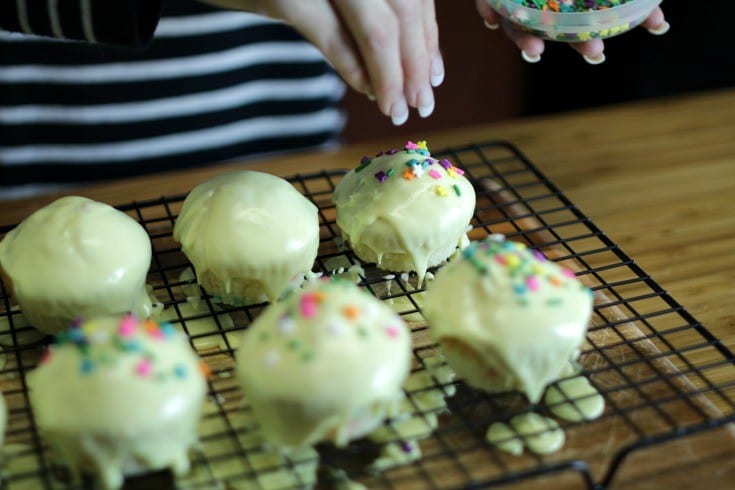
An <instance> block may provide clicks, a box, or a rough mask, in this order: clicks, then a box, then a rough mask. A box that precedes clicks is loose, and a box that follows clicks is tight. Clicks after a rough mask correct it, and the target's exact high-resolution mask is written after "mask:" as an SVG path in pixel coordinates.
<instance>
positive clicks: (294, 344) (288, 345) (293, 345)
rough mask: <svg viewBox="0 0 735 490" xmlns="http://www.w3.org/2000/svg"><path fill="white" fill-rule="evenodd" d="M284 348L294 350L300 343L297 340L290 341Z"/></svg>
mask: <svg viewBox="0 0 735 490" xmlns="http://www.w3.org/2000/svg"><path fill="white" fill-rule="evenodd" d="M286 346H287V347H288V348H289V349H291V350H296V349H298V348H299V347H300V346H301V342H299V341H298V340H297V339H291V340H289V341H288V343H287V344H286Z"/></svg>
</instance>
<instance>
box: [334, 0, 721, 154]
mask: <svg viewBox="0 0 735 490" xmlns="http://www.w3.org/2000/svg"><path fill="white" fill-rule="evenodd" d="M694 5H696V7H693V6H694ZM661 6H662V8H663V9H664V12H665V14H666V18H667V20H668V21H669V23H670V24H671V30H670V31H669V32H668V33H667V34H666V35H664V36H654V35H651V34H649V33H648V32H647V31H646V30H644V29H642V28H638V29H635V30H634V31H631V32H629V33H626V34H624V35H621V36H617V37H614V38H612V39H609V40H607V41H606V48H605V53H606V57H607V61H606V62H605V63H603V64H602V65H597V66H591V65H588V64H587V63H585V62H584V60H582V58H581V56H579V55H578V54H577V53H576V52H574V51H573V50H572V49H570V48H569V47H568V46H566V45H564V44H563V43H554V42H550V43H547V46H546V52H545V53H544V55H543V59H542V60H541V62H540V63H537V64H534V65H529V64H527V63H525V62H523V61H522V60H521V58H520V56H519V53H518V50H517V48H516V47H515V46H514V45H513V44H512V43H511V42H510V41H509V40H508V39H507V38H506V37H505V36H504V34H503V33H502V32H501V31H490V30H488V29H486V28H485V27H484V26H483V25H482V21H481V19H480V17H479V16H478V14H477V13H476V11H475V8H474V2H473V1H471V0H459V1H458V0H437V18H438V21H439V28H440V35H441V39H440V44H441V47H442V52H443V53H444V58H445V65H446V71H447V76H446V80H445V82H444V84H443V85H442V86H441V87H439V89H438V90H437V91H436V97H437V108H436V111H435V113H434V115H433V116H431V117H430V118H429V119H428V120H421V119H419V117H418V115H417V114H416V113H415V112H414V113H412V115H411V118H410V119H409V122H408V123H407V124H406V125H405V126H402V127H400V128H395V127H393V126H392V125H391V124H390V121H389V120H388V119H387V118H385V117H383V116H382V115H380V114H379V113H378V111H377V109H376V107H375V106H374V104H373V103H371V102H369V101H367V100H366V99H365V98H364V97H363V96H361V95H359V94H355V93H352V92H350V93H348V95H347V98H346V101H345V104H346V108H347V111H348V118H349V119H348V126H347V129H346V132H345V139H346V140H347V141H348V142H352V141H361V140H365V139H372V138H383V139H384V138H391V137H393V136H397V135H413V136H414V137H416V138H419V137H420V136H421V134H422V133H425V132H427V131H430V130H435V129H442V128H448V127H458V126H464V125H468V124H476V123H485V122H494V121H501V120H506V119H510V118H517V117H527V116H535V115H541V114H548V113H555V112H563V111H570V110H575V109H582V108H588V107H595V106H602V105H606V104H612V103H618V102H626V101H632V100H639V99H647V98H652V97H665V96H672V95H677V94H685V93H693V92H697V91H702V90H711V89H718V88H723V87H735V46H734V45H733V36H732V34H731V32H733V30H735V26H733V24H732V21H731V20H730V16H731V13H735V5H733V4H732V2H729V1H727V0H698V1H696V2H694V1H690V2H686V1H684V0H664V2H663V3H662V5H661ZM733 110H735V107H734V108H733Z"/></svg>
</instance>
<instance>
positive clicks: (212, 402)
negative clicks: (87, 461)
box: [0, 142, 735, 489]
mask: <svg viewBox="0 0 735 490" xmlns="http://www.w3.org/2000/svg"><path fill="white" fill-rule="evenodd" d="M435 156H441V157H442V158H448V159H450V160H451V161H453V162H454V164H455V165H458V166H459V167H461V168H463V169H465V171H466V175H467V177H468V178H470V179H471V180H472V182H473V184H474V185H475V187H476V190H477V196H478V199H477V208H476V213H475V215H474V218H473V220H472V230H470V232H469V234H470V237H471V238H473V239H479V238H482V237H483V236H485V235H487V234H488V233H498V232H500V233H505V234H507V235H508V236H509V238H511V239H514V240H519V241H523V242H525V243H527V244H528V245H530V246H532V247H535V248H537V249H539V250H541V251H542V252H543V253H545V254H546V255H547V256H548V257H549V258H550V259H552V260H555V261H558V262H560V263H562V264H563V265H565V266H566V267H569V268H571V269H572V270H574V271H575V272H576V273H577V275H578V276H579V277H580V278H581V279H582V281H584V282H585V283H586V284H587V285H589V286H590V287H591V288H592V289H593V290H594V291H595V312H594V316H593V321H592V325H591V327H590V330H589V333H588V336H587V342H586V343H585V345H584V349H583V352H582V353H581V356H580V358H579V363H580V365H581V367H582V369H583V374H584V375H586V376H587V377H588V378H589V379H590V381H591V382H592V384H593V385H594V386H595V387H596V388H597V389H598V390H599V391H600V392H601V393H602V394H603V396H604V398H605V403H606V407H605V411H604V413H603V415H602V416H601V417H600V418H598V419H596V420H594V421H588V422H582V423H569V422H562V421H560V425H561V426H562V428H563V429H564V430H565V432H566V434H567V440H566V444H565V446H564V448H563V449H562V450H560V451H558V452H556V453H553V454H550V455H546V456H539V455H534V454H528V453H526V454H524V455H521V456H511V455H509V454H506V453H504V452H502V451H500V450H498V449H497V448H495V447H494V446H492V445H491V444H490V443H488V442H487V441H486V440H485V437H484V436H485V431H486V429H487V427H488V426H489V425H490V424H491V423H492V422H493V421H498V420H499V421H508V420H509V419H510V418H511V417H513V416H514V415H516V414H519V413H524V412H528V411H529V410H534V411H537V412H540V413H546V414H548V413H547V411H546V407H544V406H543V405H539V406H535V407H530V406H529V405H528V404H527V403H526V402H525V401H524V398H523V397H521V396H520V395H519V394H517V393H508V394H503V395H488V394H485V393H481V392H478V391H475V390H472V389H470V388H467V387H466V386H465V385H464V384H463V383H462V381H461V380H454V379H452V378H451V376H448V375H447V373H446V369H445V365H444V364H443V361H442V358H441V356H440V353H439V352H438V351H437V348H436V346H435V345H434V344H433V343H432V342H431V341H430V340H429V338H428V335H427V332H426V326H425V325H424V323H423V322H422V319H421V316H420V304H421V297H422V293H423V290H422V289H421V288H417V287H416V282H415V277H413V276H407V275H405V274H404V275H400V274H391V273H390V272H386V271H380V270H378V269H376V268H375V267H374V266H373V265H370V264H360V263H359V262H358V260H357V259H356V258H355V257H354V255H353V254H352V253H351V252H350V251H349V250H347V249H345V247H344V246H343V245H342V244H341V243H340V239H339V230H338V228H337V226H336V221H335V210H334V206H333V205H332V203H331V195H332V191H333V190H334V187H335V185H336V184H337V183H338V182H339V180H340V179H341V177H342V175H343V172H337V171H335V172H319V173H312V174H305V175H296V176H294V177H292V178H290V179H289V180H290V181H291V182H292V183H293V184H294V186H296V188H297V189H299V190H300V191H301V192H302V193H303V194H304V195H306V196H307V197H308V198H309V199H311V200H312V201H313V202H314V203H315V204H316V205H317V206H318V208H319V216H320V223H321V243H320V253H319V257H318V258H317V260H316V263H315V267H314V272H315V273H316V274H327V275H330V274H342V275H347V276H351V277H352V278H354V279H355V280H356V281H359V284H360V286H361V287H364V288H366V289H368V290H369V291H370V292H371V293H373V294H374V295H376V296H378V297H379V298H381V299H382V300H383V301H385V302H388V303H391V304H392V305H393V307H394V308H396V309H397V311H399V312H400V313H401V314H402V315H404V318H405V319H406V320H407V322H408V323H409V325H410V326H411V327H412V331H413V340H414V369H413V374H414V376H421V375H423V376H424V377H423V378H422V379H423V381H422V382H421V383H415V384H413V385H411V386H409V387H407V389H406V393H407V400H408V404H409V411H410V412H411V413H412V421H413V422H412V423H413V426H412V427H413V429H412V430H411V431H410V433H407V432H406V431H401V430H399V427H400V423H399V421H395V420H393V421H388V422H387V423H386V424H385V426H384V427H383V428H382V430H381V431H382V433H383V435H384V438H383V439H382V440H381V441H380V442H377V441H371V440H364V441H357V442H354V443H352V444H351V445H350V446H348V447H347V448H345V449H335V448H332V447H319V448H317V451H318V452H317V451H313V450H304V451H300V452H294V453H289V454H278V453H274V452H273V451H270V450H269V449H268V448H266V447H263V446H262V445H261V444H260V442H259V441H258V438H257V431H256V429H255V427H254V424H253V423H252V421H250V419H249V417H248V412H249V409H248V406H247V400H245V399H244V398H243V397H242V395H241V393H240V390H239V387H238V384H237V381H236V379H235V376H234V372H233V367H234V363H233V356H234V355H235V353H236V351H237V342H238V338H239V335H240V331H242V330H244V329H246V328H247V325H248V324H249V323H250V322H251V321H252V320H253V318H255V317H256V316H257V315H258V314H259V313H260V311H262V309H263V308H264V307H266V305H265V304H259V305H251V306H240V307H232V306H227V305H219V304H215V303H214V302H213V300H212V298H210V297H208V296H206V295H205V294H203V293H202V291H200V290H199V288H198V287H197V286H196V285H195V284H192V279H193V274H192V273H191V271H190V270H189V263H188V262H187V260H186V258H185V257H184V256H183V254H182V253H181V251H180V249H179V247H178V245H177V244H176V243H175V242H174V241H173V239H172V229H173V224H174V221H175V219H176V216H177V213H178V212H179V210H180V208H181V205H182V202H183V199H184V197H185V196H183V195H181V196H168V197H161V198H159V199H153V200H149V201H141V202H134V203H132V204H127V205H124V206H121V207H120V209H122V210H124V211H126V212H127V213H129V214H130V215H131V216H133V217H134V218H136V219H137V220H139V221H140V223H141V224H142V225H143V226H144V227H145V228H146V230H147V231H148V233H149V234H150V237H151V240H152V243H153V248H154V257H153V261H152V265H151V270H150V275H149V283H150V285H151V286H152V292H153V294H154V295H155V296H156V297H157V298H158V300H159V301H160V303H161V305H159V306H160V307H161V308H163V313H162V316H163V318H166V319H168V320H169V321H171V322H172V323H174V324H175V325H178V326H179V327H180V328H182V329H183V330H184V331H185V332H186V333H187V334H188V335H189V337H190V338H191V341H192V345H193V346H194V347H195V348H196V349H197V351H198V352H199V354H200V355H201V357H202V358H203V359H204V360H205V361H206V362H207V363H208V364H209V366H210V368H211V369H212V373H213V376H212V378H211V380H210V395H211V396H210V399H209V400H208V402H207V404H206V407H205V413H204V417H203V420H202V424H201V429H200V436H201V445H200V447H199V448H198V449H197V450H196V451H195V452H194V453H193V455H192V457H193V459H192V471H191V473H190V474H189V475H188V476H187V477H185V478H182V479H178V480H174V479H173V477H171V475H169V474H167V473H165V472H164V473H158V474H154V475H142V476H140V477H136V478H131V479H129V480H128V481H127V483H126V488H174V487H176V488H182V489H217V488H222V489H230V488H233V489H239V488H262V489H275V488H305V487H310V486H317V487H319V488H345V487H344V486H340V484H342V483H344V477H345V475H347V476H348V477H349V478H350V479H351V480H352V481H353V482H359V483H362V484H363V485H365V486H366V487H367V488H371V489H372V488H401V489H403V488H416V489H423V488H428V489H438V488H485V487H490V486H496V485H497V486H505V485H508V486H509V487H510V486H512V487H513V488H518V485H520V486H522V487H526V486H529V487H534V488H535V487H536V485H538V486H542V487H543V488H603V487H608V486H611V485H619V486H621V487H625V488H628V487H629V486H633V485H632V482H635V481H639V480H640V479H641V478H644V476H642V475H645V474H646V472H654V471H656V470H657V466H656V464H649V463H646V464H644V465H640V464H639V465H632V464H626V462H628V461H629V460H630V459H632V458H635V457H636V456H637V455H638V454H641V455H643V454H645V453H646V450H647V449H648V448H651V447H656V448H658V450H660V451H664V450H665V451H666V453H665V454H667V455H671V454H676V451H677V448H676V444H677V443H678V442H679V441H684V440H686V439H689V438H690V436H692V435H693V434H695V433H699V432H703V431H705V430H708V429H714V428H718V427H722V426H725V425H726V424H728V423H729V422H732V421H733V420H735V396H734V395H735V368H733V361H734V359H735V358H734V357H733V354H732V353H731V352H730V351H729V350H728V349H726V348H725V347H724V346H723V345H722V344H721V343H720V342H719V341H718V340H717V339H716V338H714V337H713V336H712V335H711V334H710V332H708V331H707V330H706V329H705V328H704V327H703V326H702V325H701V324H700V323H699V322H697V321H696V319H694V318H693V317H692V316H691V315H690V314H689V313H687V312H686V311H685V310H684V309H683V308H682V307H681V306H680V305H679V304H678V303H677V302H676V301H675V300H674V299H673V298H671V297H670V296H669V295H668V294H667V293H666V292H665V291H664V290H663V289H662V288H661V287H660V286H659V285H658V284H656V282H655V281H654V280H653V279H651V277H649V276H648V275H647V274H646V273H645V272H644V271H643V270H641V269H640V267H638V266H637V265H636V264H635V263H634V261H633V260H631V258H630V257H628V256H627V255H626V254H625V253H624V252H623V251H622V250H620V249H619V248H618V247H617V246H616V245H615V244H614V243H613V242H612V241H611V240H610V239H609V238H608V237H607V236H605V235H604V234H603V233H602V232H601V231H600V230H599V229H598V228H597V227H596V226H595V225H594V224H593V223H592V222H591V221H590V220H589V219H588V218H587V217H585V216H584V214H582V213H581V212H580V211H579V210H578V209H577V208H576V207H575V206H574V205H573V204H572V203H571V202H570V201H569V200H568V199H567V198H566V197H565V196H564V195H563V194H562V193H561V192H560V191H559V189H557V188H556V187H555V186H554V184H553V183H552V182H550V181H549V180H548V179H547V178H546V177H545V176H544V175H543V174H542V173H541V172H540V171H539V170H538V169H537V168H536V167H535V166H534V165H533V164H532V163H531V162H530V161H529V160H528V159H527V158H526V157H524V156H523V155H522V154H521V153H520V152H519V151H518V150H517V149H516V148H515V147H514V146H512V145H510V144H507V143H492V142H491V143H485V144H473V145H469V146H465V147H458V148H453V149H450V150H446V151H443V152H436V153H435ZM11 228H12V226H6V227H0V236H2V235H4V233H6V232H7V231H9V230H10V229H11ZM1 292H2V294H1V295H0V342H1V343H2V344H3V346H4V347H3V351H2V359H0V361H1V362H2V364H3V367H2V370H1V371H0V386H2V391H3V394H4V396H5V399H6V402H7V404H8V406H9V426H8V431H7V433H6V438H5V448H4V457H3V459H4V462H3V463H4V467H3V470H2V473H3V485H4V487H3V488H5V486H7V487H8V488H11V489H15V488H18V489H23V488H29V489H36V488H44V489H50V488H92V484H91V483H90V482H89V481H87V480H84V481H82V482H81V483H70V478H69V475H68V473H67V472H66V470H65V469H64V468H61V467H58V466H57V465H56V464H55V463H54V460H53V458H52V456H51V455H50V452H49V448H48V447H47V446H46V445H45V444H44V442H43V439H42V438H41V436H40V435H39V434H38V432H37V430H36V427H35V425H34V420H33V417H32V413H31V410H30V407H29V404H28V396H27V389H26V384H25V380H24V376H25V373H26V372H27V371H28V370H30V369H33V368H34V367H35V365H36V363H37V360H38V357H39V355H40V353H41V351H42V349H43V347H44V346H45V345H47V344H48V342H49V339H47V338H43V337H41V336H40V335H39V334H37V333H36V331H35V330H34V329H33V328H32V327H31V326H29V325H27V323H26V322H25V321H24V319H23V317H22V315H21V313H20V312H19V311H18V310H17V309H14V308H12V307H11V300H10V298H9V297H8V295H7V293H6V292H5V290H4V289H3V290H2V291H1ZM723 367H726V368H727V369H729V370H730V371H729V373H730V374H729V375H728V376H726V377H725V378H724V379H723V378H722V376H719V377H717V378H716V377H715V376H714V375H713V374H712V373H713V372H714V370H718V372H722V369H723ZM443 369H444V370H443ZM449 394H452V395H453V396H451V397H447V398H446V404H445V403H444V402H442V400H443V399H444V397H443V395H449ZM424 395H426V396H424ZM427 400H429V401H428V402H427ZM719 432H722V435H721V437H720V438H719V439H718V441H719V443H721V444H729V445H731V447H732V445H733V442H735V436H733V434H732V433H730V432H729V430H727V429H724V428H723V429H722V430H721V431H719ZM719 432H718V433H719ZM415 447H419V448H420V450H421V453H422V456H421V457H420V458H418V459H413V460H412V459H411V458H408V457H406V459H405V460H404V461H403V462H402V463H401V464H398V465H395V466H394V467H392V468H389V469H384V470H383V471H376V470H375V463H374V461H375V459H376V458H379V457H380V455H381V454H383V453H384V452H386V451H388V452H390V451H394V453H395V452H396V451H397V453H398V454H399V455H401V454H404V455H406V454H411V450H412V448H415ZM665 448H668V449H665ZM317 454H318V457H317ZM661 454H664V453H661ZM659 459H662V460H666V459H670V457H665V458H659ZM371 461H372V462H373V463H371ZM626 482H627V483H626ZM628 483H631V484H630V485H629V484H628Z"/></svg>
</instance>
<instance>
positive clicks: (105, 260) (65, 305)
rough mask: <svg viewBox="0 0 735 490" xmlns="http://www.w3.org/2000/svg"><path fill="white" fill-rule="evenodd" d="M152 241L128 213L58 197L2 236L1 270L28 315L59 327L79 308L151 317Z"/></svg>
mask: <svg viewBox="0 0 735 490" xmlns="http://www.w3.org/2000/svg"><path fill="white" fill-rule="evenodd" d="M150 263H151V242H150V239H149V237H148V234H147V233H146V231H145V229H143V227H142V226H141V225H140V224H139V223H138V222H137V221H135V220H134V219H132V218H131V217H129V216H128V215H126V214H125V213H123V212H121V211H118V210H117V209H115V208H113V207H112V206H109V205H107V204H104V203H101V202H96V201H91V200H89V199H86V198H84V197H78V196H68V197H63V198H61V199H58V200H56V201H54V202H52V203H51V204H49V205H48V206H46V207H43V208H41V209H39V210H38V211H36V212H34V213H33V214H31V215H30V216H28V217H27V218H26V219H25V220H23V222H22V223H20V224H19V225H18V226H17V227H16V228H14V229H13V230H11V231H10V232H9V233H8V234H7V235H6V236H5V238H3V240H2V242H0V276H1V277H2V280H3V282H4V283H5V287H6V288H7V289H8V291H9V292H10V295H11V296H12V297H13V299H14V300H15V301H16V302H17V303H18V305H19V306H20V307H21V309H22V311H23V314H24V315H25V317H26V318H27V319H28V321H29V322H30V323H31V325H33V326H34V327H36V328H37V329H39V330H41V331H43V332H45V333H49V334H56V333H57V332H58V331H60V330H62V329H64V328H66V327H68V326H69V325H70V324H71V322H72V320H73V319H74V318H75V316H77V315H81V316H84V317H92V316H99V315H110V314H123V313H127V312H132V313H134V314H136V315H138V316H140V317H148V316H149V315H150V312H151V301H150V299H149V297H148V293H147V292H146V276H147V274H148V269H149V267H150Z"/></svg>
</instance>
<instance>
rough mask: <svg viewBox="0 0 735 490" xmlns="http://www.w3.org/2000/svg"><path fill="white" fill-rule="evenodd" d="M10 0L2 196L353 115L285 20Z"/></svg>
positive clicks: (267, 141)
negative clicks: (346, 109) (346, 113)
mask: <svg viewBox="0 0 735 490" xmlns="http://www.w3.org/2000/svg"><path fill="white" fill-rule="evenodd" d="M0 6H1V7H0V26H1V27H2V29H3V30H2V31H0V199H3V198H5V199H7V198H12V197H20V196H22V195H26V194H31V193H37V192H39V191H42V190H45V189H55V188H56V187H57V186H58V185H60V184H61V185H69V184H70V183H74V184H78V183H83V182H91V181H100V180H106V179H116V178H124V177H128V176H132V175H140V174H144V173H151V172H158V171H165V170H172V169H179V168H184V167H192V166H198V165H204V164H209V163H214V162H225V161H231V160H235V159H243V158H247V157H250V156H253V155H262V154H266V153H268V154H271V153H277V152H285V151H290V150H295V149H304V148H316V147H324V146H326V145H333V144H336V143H337V141H338V138H339V134H340V131H341V129H342V128H343V126H344V114H343V112H342V110H341V108H340V101H341V98H342V95H343V94H344V90H345V88H344V84H343V83H342V81H341V80H340V79H339V77H338V76H337V75H336V74H335V73H334V72H333V70H332V69H331V68H330V67H329V66H328V64H327V63H326V62H325V60H324V58H323V57H322V55H321V53H320V52H319V51H318V50H317V49H316V48H315V47H313V46H312V45H311V44H310V43H308V42H306V41H305V40H304V39H303V38H301V37H300V36H299V35H298V34H297V33H296V32H295V31H294V30H292V29H291V28H289V27H288V26H286V25H284V24H282V23H279V22H276V21H273V20H270V19H267V18H264V17H261V16H257V15H254V14H249V13H243V12H231V11H223V10H217V9H214V8H211V7H207V6H205V5H203V4H198V3H196V2H194V1H192V0H177V1H171V2H167V4H166V5H165V6H164V7H163V10H162V11H161V6H160V4H159V2H158V1H156V0H124V1H123V0H1V1H0ZM43 36H52V37H56V38H60V39H59V40H56V39H50V38H48V37H43ZM73 40H82V41H86V42H76V41H73Z"/></svg>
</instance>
